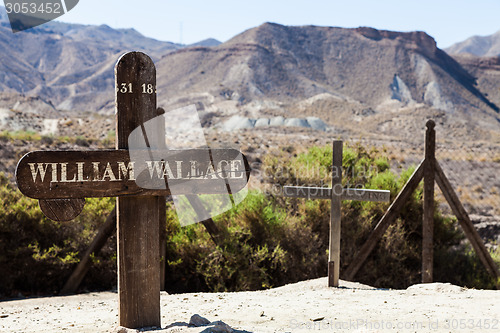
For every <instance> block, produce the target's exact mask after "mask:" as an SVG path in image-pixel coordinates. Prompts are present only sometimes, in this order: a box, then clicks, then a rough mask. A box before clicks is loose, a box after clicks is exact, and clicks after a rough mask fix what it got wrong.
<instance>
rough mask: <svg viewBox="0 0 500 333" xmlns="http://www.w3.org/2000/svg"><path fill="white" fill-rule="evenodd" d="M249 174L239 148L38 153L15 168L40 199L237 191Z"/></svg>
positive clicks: (27, 190)
mask: <svg viewBox="0 0 500 333" xmlns="http://www.w3.org/2000/svg"><path fill="white" fill-rule="evenodd" d="M249 177H250V166H249V164H248V162H247V160H246V158H245V156H244V155H243V154H241V153H240V152H239V151H238V150H236V149H187V150H168V151H167V150H163V151H160V150H153V149H149V150H133V151H132V150H131V151H129V150H126V149H121V150H98V151H34V152H30V153H28V154H26V155H24V157H23V158H22V159H21V160H20V161H19V163H18V165H17V168H16V180H17V185H18V187H19V190H20V191H21V192H22V193H23V194H24V195H26V196H28V197H31V198H35V199H66V198H88V197H116V196H138V195H171V194H179V195H180V194H225V193H237V192H238V191H240V190H241V189H243V188H244V187H245V185H246V184H247V182H248V179H249Z"/></svg>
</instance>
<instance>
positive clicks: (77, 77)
mask: <svg viewBox="0 0 500 333" xmlns="http://www.w3.org/2000/svg"><path fill="white" fill-rule="evenodd" d="M179 47H180V46H179V45H176V44H173V43H168V42H160V41H157V40H154V39H151V38H147V37H144V36H142V35H141V34H140V33H138V32H137V31H135V30H133V29H112V28H110V27H108V26H105V25H101V26H87V25H78V24H66V23H60V22H50V23H47V24H45V25H42V26H39V27H36V28H33V29H29V30H27V31H24V32H20V33H16V34H13V33H12V31H11V30H10V25H9V22H8V19H7V17H6V14H5V8H4V7H0V92H8V93H19V94H26V95H29V96H39V97H40V98H42V99H43V100H45V101H46V102H48V103H52V104H53V105H54V106H55V107H56V108H57V109H62V110H79V111H84V110H90V111H99V110H102V109H108V110H110V109H112V108H113V86H114V71H113V68H114V64H115V63H116V60H117V59H118V57H119V56H120V55H121V54H123V53H124V52H127V51H130V50H143V51H144V52H147V53H148V54H150V55H151V57H153V59H158V58H159V57H160V56H162V55H164V54H165V53H168V52H171V51H173V50H176V49H178V48H179ZM1 106H4V107H5V106H6V105H1Z"/></svg>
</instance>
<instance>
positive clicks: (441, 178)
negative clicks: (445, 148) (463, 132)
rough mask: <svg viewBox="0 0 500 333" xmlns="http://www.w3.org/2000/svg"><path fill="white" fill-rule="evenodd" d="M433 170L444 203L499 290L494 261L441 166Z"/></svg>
mask: <svg viewBox="0 0 500 333" xmlns="http://www.w3.org/2000/svg"><path fill="white" fill-rule="evenodd" d="M435 170H436V181H437V183H438V185H439V188H440V189H441V192H442V193H443V195H444V197H445V198H446V201H448V204H449V205H450V207H451V210H452V211H453V214H455V216H456V217H457V219H458V222H459V223H460V226H461V227H462V230H463V231H464V233H465V235H466V236H467V238H468V239H469V241H470V242H471V244H472V247H473V248H474V251H476V253H477V255H478V256H479V259H480V260H481V262H482V263H483V265H484V267H485V268H486V270H487V271H488V272H489V273H490V274H491V276H493V278H494V279H495V282H496V285H497V289H500V272H499V270H498V267H497V265H496V264H495V261H493V259H492V258H491V256H490V253H489V252H488V249H486V246H484V243H483V240H482V239H481V237H480V236H479V234H478V233H477V230H476V228H475V227H474V225H473V224H472V221H471V220H470V218H469V214H467V211H466V210H465V208H464V206H462V203H461V202H460V200H459V199H458V196H457V194H456V193H455V191H454V190H453V187H452V186H451V183H450V181H449V180H448V178H447V177H446V175H445V174H444V172H443V169H441V166H440V165H439V163H438V162H437V161H436V164H435Z"/></svg>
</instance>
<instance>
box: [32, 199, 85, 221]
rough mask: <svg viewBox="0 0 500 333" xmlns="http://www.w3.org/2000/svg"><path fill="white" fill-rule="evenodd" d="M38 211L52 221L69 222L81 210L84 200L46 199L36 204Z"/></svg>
mask: <svg viewBox="0 0 500 333" xmlns="http://www.w3.org/2000/svg"><path fill="white" fill-rule="evenodd" d="M38 204H39V206H40V209H41V210H42V212H43V213H44V214H45V216H47V217H48V218H49V219H51V220H53V221H59V222H66V221H71V220H72V219H74V218H75V217H77V216H78V215H80V213H81V212H82V210H83V207H84V206H85V199H48V200H40V201H39V202H38Z"/></svg>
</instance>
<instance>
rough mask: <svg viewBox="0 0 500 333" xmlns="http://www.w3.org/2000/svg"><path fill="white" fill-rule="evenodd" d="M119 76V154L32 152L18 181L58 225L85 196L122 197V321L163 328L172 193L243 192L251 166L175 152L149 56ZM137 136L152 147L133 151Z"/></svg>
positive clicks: (134, 56) (226, 153) (235, 159)
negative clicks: (163, 267)
mask: <svg viewBox="0 0 500 333" xmlns="http://www.w3.org/2000/svg"><path fill="white" fill-rule="evenodd" d="M115 76H116V111H117V112H116V150H101V151H35V152H30V153H28V154H26V155H25V156H24V157H23V158H22V159H21V160H20V161H19V163H18V166H17V168H16V180H17V184H18V187H19V190H20V191H21V192H22V193H23V194H25V195H27V196H29V197H31V198H35V199H39V200H40V208H41V209H42V211H43V212H44V213H45V214H46V215H47V216H48V217H49V218H51V219H53V220H57V221H68V220H71V219H73V218H75V217H76V216H78V214H80V212H81V211H82V209H83V207H84V204H85V198H88V197H118V198H117V233H118V238H117V239H118V242H117V243H118V251H117V252H118V292H119V324H120V325H121V326H124V327H128V328H141V327H151V326H156V327H160V324H161V322H160V249H159V230H160V227H161V226H163V225H164V223H165V219H166V212H165V209H166V204H165V199H166V196H167V195H171V194H175V195H186V196H188V199H189V200H190V201H193V202H195V203H196V199H197V198H198V197H196V195H198V194H231V193H236V192H238V191H240V190H241V189H243V188H244V187H245V185H246V183H247V182H248V178H249V175H250V168H249V166H248V162H247V161H246V159H245V157H244V156H243V155H242V154H241V153H240V152H239V151H237V150H235V149H188V150H179V151H171V150H168V149H167V147H166V144H165V121H164V119H163V110H161V109H157V108H156V69H155V66H154V64H153V62H152V60H151V59H150V58H149V57H148V56H147V55H146V54H144V53H140V52H130V53H127V54H125V55H123V56H122V57H121V58H120V59H119V61H118V63H117V65H116V67H115ZM158 117H159V119H158V121H155V122H153V124H156V125H154V126H156V127H154V128H151V126H149V128H148V130H146V128H145V125H144V124H145V123H147V122H148V121H150V120H152V119H153V118H158ZM148 124H151V122H150V123H148ZM137 129H138V130H137ZM134 133H135V134H134ZM134 135H135V136H137V135H139V136H140V137H141V140H143V141H144V144H145V145H144V147H139V148H138V147H129V142H132V141H130V137H133V136H134ZM131 156H135V157H136V158H134V159H132V158H131ZM137 156H139V158H137ZM172 188H175V191H172V190H171V189H172ZM172 192H175V193H172Z"/></svg>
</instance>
